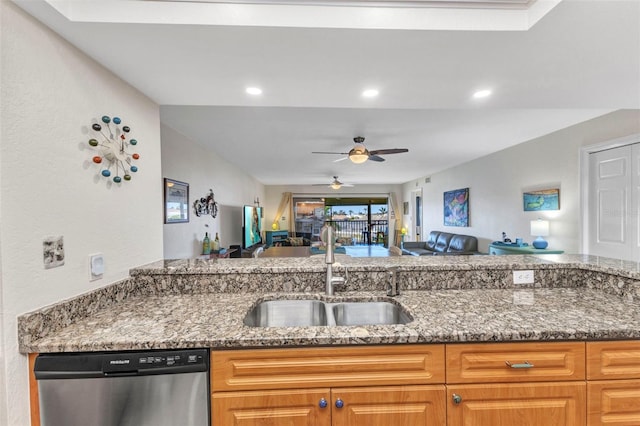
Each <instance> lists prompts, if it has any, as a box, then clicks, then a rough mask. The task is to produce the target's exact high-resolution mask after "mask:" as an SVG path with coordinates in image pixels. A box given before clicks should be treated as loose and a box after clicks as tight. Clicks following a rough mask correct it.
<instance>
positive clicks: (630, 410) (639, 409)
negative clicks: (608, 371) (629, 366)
mask: <svg viewBox="0 0 640 426" xmlns="http://www.w3.org/2000/svg"><path fill="white" fill-rule="evenodd" d="M587 395H588V396H589V401H588V406H587V410H588V416H587V421H588V423H587V425H588V426H601V425H602V426H604V425H606V426H631V425H640V380H611V381H597V382H588V383H587Z"/></svg>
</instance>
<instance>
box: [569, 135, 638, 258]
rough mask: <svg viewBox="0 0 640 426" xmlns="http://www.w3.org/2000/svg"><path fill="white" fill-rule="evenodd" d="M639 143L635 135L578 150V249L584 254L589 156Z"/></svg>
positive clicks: (587, 225) (586, 241) (585, 246)
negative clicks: (579, 213) (579, 212)
mask: <svg viewBox="0 0 640 426" xmlns="http://www.w3.org/2000/svg"><path fill="white" fill-rule="evenodd" d="M639 142H640V133H635V134H632V135H629V136H623V137H621V138H616V139H610V140H608V141H604V142H599V143H596V144H593V145H588V146H583V147H582V148H580V210H581V212H582V214H581V215H580V229H581V232H580V248H581V252H582V253H584V254H590V253H589V237H590V236H589V220H590V219H591V216H590V214H589V197H590V194H589V177H590V176H591V172H592V171H591V170H590V168H589V154H592V153H595V152H599V151H606V150H608V149H614V148H620V147H622V146H627V145H633V144H636V143H639Z"/></svg>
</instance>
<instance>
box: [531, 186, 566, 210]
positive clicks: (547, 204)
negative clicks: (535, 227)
mask: <svg viewBox="0 0 640 426" xmlns="http://www.w3.org/2000/svg"><path fill="white" fill-rule="evenodd" d="M522 203H523V206H524V211H525V212H534V211H541V210H560V189H558V188H553V189H543V190H540V191H528V192H525V193H523V194H522Z"/></svg>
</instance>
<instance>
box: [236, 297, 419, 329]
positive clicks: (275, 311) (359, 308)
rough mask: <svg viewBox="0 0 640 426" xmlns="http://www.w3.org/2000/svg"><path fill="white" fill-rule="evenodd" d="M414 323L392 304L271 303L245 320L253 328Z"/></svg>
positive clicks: (296, 301)
mask: <svg viewBox="0 0 640 426" xmlns="http://www.w3.org/2000/svg"><path fill="white" fill-rule="evenodd" d="M412 320H413V319H412V318H411V316H410V315H409V314H408V313H407V312H406V311H405V310H404V309H402V308H401V307H400V306H398V305H395V304H393V303H390V302H337V303H328V302H323V301H320V300H269V301H265V302H261V303H259V304H257V305H256V306H255V307H254V308H252V309H251V311H249V313H248V314H247V315H246V316H245V318H244V324H245V325H247V326H249V327H310V326H323V325H324V326H334V325H341V326H355V325H376V324H406V323H408V322H411V321H412Z"/></svg>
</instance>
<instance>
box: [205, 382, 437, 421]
mask: <svg viewBox="0 0 640 426" xmlns="http://www.w3.org/2000/svg"><path fill="white" fill-rule="evenodd" d="M444 398H445V391H444V386H443V385H440V386H389V387H357V388H336V389H327V388H320V389H296V390H265V391H250V392H214V394H213V397H212V408H213V410H212V411H213V414H212V426H231V425H233V426H258V425H260V426H263V425H269V426H271V425H273V426H277V425H291V426H389V425H412V426H442V425H444V424H445V422H446V420H445V402H444Z"/></svg>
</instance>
